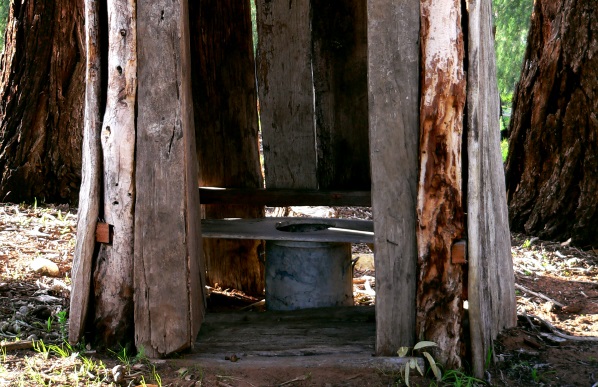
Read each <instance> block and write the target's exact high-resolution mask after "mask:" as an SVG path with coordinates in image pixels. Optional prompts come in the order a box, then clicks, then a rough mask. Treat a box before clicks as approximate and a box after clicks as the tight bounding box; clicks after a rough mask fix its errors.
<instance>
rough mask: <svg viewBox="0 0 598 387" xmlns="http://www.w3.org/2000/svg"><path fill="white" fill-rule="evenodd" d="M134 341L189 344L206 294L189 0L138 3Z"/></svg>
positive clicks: (155, 349)
mask: <svg viewBox="0 0 598 387" xmlns="http://www.w3.org/2000/svg"><path fill="white" fill-rule="evenodd" d="M137 16H138V31H139V34H138V36H139V40H138V47H139V50H138V53H139V67H138V77H139V79H140V82H139V88H138V96H139V98H138V116H137V117H138V119H137V120H138V125H137V165H136V167H137V168H136V179H137V181H136V182H137V184H136V188H137V201H136V206H135V208H136V211H135V342H136V345H137V347H138V348H140V347H143V348H144V350H145V353H146V354H147V355H148V356H150V357H159V356H164V355H167V354H170V353H173V352H177V351H181V350H183V349H186V348H189V347H191V346H192V345H193V343H194V341H195V337H196V336H197V333H198V331H199V326H200V324H201V321H202V320H203V314H204V308H205V300H204V296H203V289H204V284H205V280H204V278H203V276H204V272H205V266H204V265H203V263H202V262H201V243H200V242H201V239H200V238H201V231H200V224H199V210H200V209H199V195H198V192H197V185H198V181H197V154H196V151H195V130H194V125H193V106H192V99H191V74H190V71H191V66H190V49H189V28H188V20H189V16H188V11H187V1H183V0H174V1H173V0H156V1H151V2H149V1H146V2H139V3H138V9H137Z"/></svg>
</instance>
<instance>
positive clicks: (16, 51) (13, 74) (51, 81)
mask: <svg viewBox="0 0 598 387" xmlns="http://www.w3.org/2000/svg"><path fill="white" fill-rule="evenodd" d="M83 24H84V19H83V1H81V0H56V1H42V0H23V1H13V2H11V9H10V13H9V20H8V23H7V30H6V45H5V51H4V55H3V56H2V64H1V67H2V79H1V83H0V201H15V202H16V201H32V200H33V199H34V198H37V199H38V200H45V201H52V202H75V201H76V200H77V195H78V193H79V185H80V182H81V141H82V127H83V106H84V104H83V101H84V91H85V82H84V77H85V50H84V48H83V42H84V35H83Z"/></svg>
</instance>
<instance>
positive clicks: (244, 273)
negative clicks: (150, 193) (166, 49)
mask: <svg viewBox="0 0 598 387" xmlns="http://www.w3.org/2000/svg"><path fill="white" fill-rule="evenodd" d="M189 7H190V8H189V11H190V27H191V31H192V33H191V48H192V50H191V57H192V68H193V73H192V78H193V102H194V111H195V122H196V145H197V157H198V160H199V169H200V171H199V178H200V179H199V181H200V185H209V186H220V187H237V188H262V187H263V185H264V183H263V177H262V171H261V166H260V155H259V149H258V115H257V89H256V83H255V61H254V57H253V40H252V35H251V32H252V30H251V7H250V1H249V0H243V1H238V0H228V1H222V0H208V1H201V2H190V3H189ZM231 26H234V28H231ZM200 199H202V204H203V198H201V197H200ZM237 204H243V205H236V206H229V205H226V204H225V203H220V204H217V205H209V206H202V213H203V217H204V218H208V219H221V218H228V217H238V218H260V217H263V216H264V207H263V205H260V204H259V203H251V202H250V201H245V202H244V203H242V202H239V203H237ZM203 243H204V244H203V254H204V259H205V262H206V265H207V278H206V279H207V281H208V283H209V284H211V285H214V284H216V283H218V284H219V285H220V286H222V287H223V288H234V289H239V290H242V291H244V292H247V293H251V294H261V293H263V291H264V287H265V283H264V268H263V264H262V263H261V262H260V259H259V251H260V250H261V251H263V246H262V242H260V241H231V240H228V241H218V240H205V239H204V241H203Z"/></svg>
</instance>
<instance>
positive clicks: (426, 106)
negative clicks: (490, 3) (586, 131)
mask: <svg viewBox="0 0 598 387" xmlns="http://www.w3.org/2000/svg"><path fill="white" fill-rule="evenodd" d="M420 31H421V32H420V34H421V53H422V64H421V66H422V69H421V71H422V79H421V85H422V86H421V103H420V143H419V149H420V154H419V160H420V176H419V183H418V196H417V216H418V229H417V238H418V264H419V278H418V284H417V335H418V339H420V340H430V341H433V342H435V343H437V344H438V346H439V347H440V349H441V351H440V352H439V354H438V357H437V359H438V360H439V361H440V362H441V363H443V364H444V365H446V366H448V367H456V368H458V367H460V366H461V334H462V332H461V330H462V329H461V314H462V285H463V284H462V272H463V271H462V268H461V266H460V265H458V264H453V263H452V262H451V247H452V245H453V243H454V242H455V241H457V240H459V239H461V238H463V235H464V219H463V207H462V186H461V184H462V182H461V137H462V132H463V110H464V106H465V85H466V81H465V76H464V73H463V58H464V46H463V35H462V32H461V3H460V2H459V1H450V2H446V1H440V0H425V1H423V2H422V3H421V30H420Z"/></svg>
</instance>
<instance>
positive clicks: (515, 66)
mask: <svg viewBox="0 0 598 387" xmlns="http://www.w3.org/2000/svg"><path fill="white" fill-rule="evenodd" d="M492 5H493V13H494V23H495V25H496V35H495V49H496V76H497V78H498V89H499V92H500V97H501V101H502V102H503V103H504V104H507V105H508V106H509V107H510V104H511V99H512V96H513V91H514V90H515V84H516V83H517V82H518V81H519V77H520V75H521V66H522V62H523V56H524V54H525V49H526V46H527V33H528V30H529V23H530V18H531V14H532V8H533V5H534V1H533V0H518V1H513V0H493V2H492Z"/></svg>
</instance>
